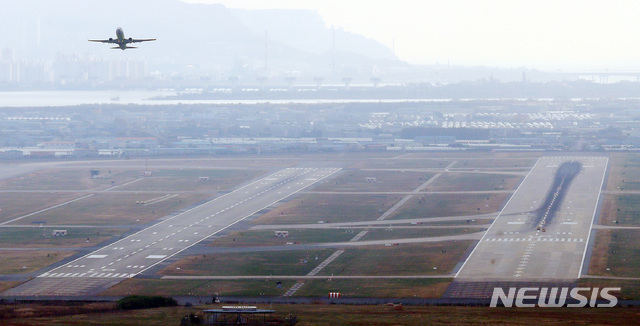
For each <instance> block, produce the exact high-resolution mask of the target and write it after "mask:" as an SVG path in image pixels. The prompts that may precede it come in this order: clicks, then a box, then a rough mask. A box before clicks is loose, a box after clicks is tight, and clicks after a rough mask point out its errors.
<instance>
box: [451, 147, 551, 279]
mask: <svg viewBox="0 0 640 326" xmlns="http://www.w3.org/2000/svg"><path fill="white" fill-rule="evenodd" d="M545 157H547V156H543V157H541V158H539V159H538V160H537V161H536V164H534V165H533V167H532V168H531V170H529V173H527V175H526V176H525V177H524V179H522V182H520V184H519V185H518V188H516V191H514V192H513V193H512V194H511V197H509V200H507V202H506V203H505V204H504V206H503V207H502V209H501V210H500V212H498V215H497V216H496V218H495V219H493V222H491V225H490V226H489V228H488V229H487V231H486V232H485V233H484V235H483V236H482V238H480V240H479V241H478V243H477V244H476V246H475V247H474V248H473V250H472V251H471V253H470V254H469V257H467V259H466V260H465V261H464V263H462V266H460V269H459V270H458V272H457V273H456V275H454V276H453V278H457V277H458V274H460V272H462V270H463V269H464V266H465V265H466V264H467V262H468V261H469V259H471V257H473V253H475V252H476V249H478V247H479V246H480V244H481V243H482V241H483V240H484V238H485V237H486V236H487V234H489V230H491V228H492V227H493V225H494V224H496V221H497V220H498V218H500V215H502V212H503V211H504V210H505V208H507V206H508V205H509V203H510V202H511V199H513V197H515V194H516V193H517V192H518V190H520V187H522V185H523V184H524V183H525V182H526V181H527V179H528V178H529V175H531V172H533V170H534V169H535V168H536V166H538V163H540V161H541V160H542V159H543V158H545Z"/></svg>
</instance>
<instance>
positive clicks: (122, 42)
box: [89, 27, 156, 51]
mask: <svg viewBox="0 0 640 326" xmlns="http://www.w3.org/2000/svg"><path fill="white" fill-rule="evenodd" d="M155 40H156V39H154V38H147V39H134V38H125V37H124V32H123V31H122V27H118V29H116V39H113V38H111V37H110V38H109V39H108V40H89V42H102V43H113V44H117V45H118V46H114V47H112V49H121V50H123V51H124V50H125V49H137V47H135V46H127V44H129V43H140V42H147V41H155Z"/></svg>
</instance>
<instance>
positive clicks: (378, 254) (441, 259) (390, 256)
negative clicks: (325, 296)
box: [319, 241, 472, 275]
mask: <svg viewBox="0 0 640 326" xmlns="http://www.w3.org/2000/svg"><path fill="white" fill-rule="evenodd" d="M471 244H472V241H447V242H438V243H418V244H400V245H398V246H375V247H374V246H367V247H358V248H348V249H346V250H345V252H344V253H343V254H342V255H340V256H339V257H338V258H336V259H335V260H334V261H333V262H332V263H331V264H329V265H327V267H325V268H324V269H323V270H322V271H320V273H319V275H434V274H447V273H450V272H451V271H453V268H454V267H455V265H456V264H457V263H458V261H460V260H461V258H462V256H463V255H464V253H465V251H466V250H467V249H468V248H469V246H470V245H471Z"/></svg>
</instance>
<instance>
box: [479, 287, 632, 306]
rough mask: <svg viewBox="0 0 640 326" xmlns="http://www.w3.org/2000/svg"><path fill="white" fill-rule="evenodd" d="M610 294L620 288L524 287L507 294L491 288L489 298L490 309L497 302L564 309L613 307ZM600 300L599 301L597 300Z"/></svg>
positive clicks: (613, 303)
mask: <svg viewBox="0 0 640 326" xmlns="http://www.w3.org/2000/svg"><path fill="white" fill-rule="evenodd" d="M611 292H620V288H602V289H599V288H580V287H576V288H572V289H569V288H567V287H563V288H557V287H552V288H546V287H524V288H520V289H517V288H509V291H508V292H507V293H505V292H504V289H502V288H499V287H497V288H493V295H492V296H491V305H490V306H491V307H497V306H498V301H500V302H502V305H503V306H505V307H513V306H514V305H515V306H516V307H519V308H526V307H535V306H536V305H537V306H538V307H564V306H565V305H566V306H567V307H570V308H577V307H586V306H587V304H588V305H589V306H590V307H598V308H605V307H615V306H616V304H618V298H616V297H614V296H613V295H611ZM598 299H600V300H598Z"/></svg>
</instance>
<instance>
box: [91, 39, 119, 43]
mask: <svg viewBox="0 0 640 326" xmlns="http://www.w3.org/2000/svg"><path fill="white" fill-rule="evenodd" d="M89 42H101V43H118V40H114V39H108V40H89Z"/></svg>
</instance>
